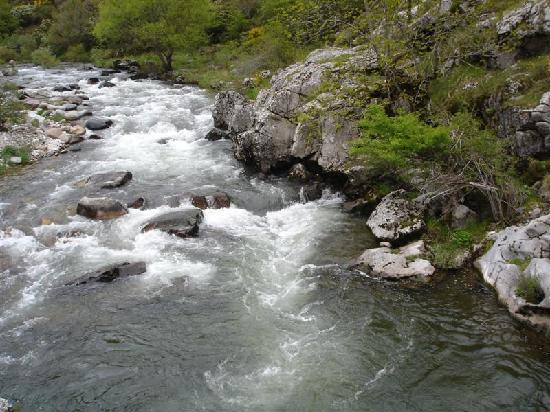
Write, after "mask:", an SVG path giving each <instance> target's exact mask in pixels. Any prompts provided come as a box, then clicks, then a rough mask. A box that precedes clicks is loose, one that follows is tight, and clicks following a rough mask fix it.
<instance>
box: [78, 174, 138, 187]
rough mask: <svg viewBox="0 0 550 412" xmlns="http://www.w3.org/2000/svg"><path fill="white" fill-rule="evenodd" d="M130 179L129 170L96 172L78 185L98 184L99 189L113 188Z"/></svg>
mask: <svg viewBox="0 0 550 412" xmlns="http://www.w3.org/2000/svg"><path fill="white" fill-rule="evenodd" d="M131 180H132V173H131V172H109V173H98V174H95V175H92V176H90V177H88V178H87V179H85V180H84V181H82V182H80V185H83V186H87V185H90V186H99V187H100V188H101V189H115V188H117V187H121V186H124V185H125V184H127V183H129V182H130V181H131Z"/></svg>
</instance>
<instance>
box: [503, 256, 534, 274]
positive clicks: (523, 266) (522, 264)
mask: <svg viewBox="0 0 550 412" xmlns="http://www.w3.org/2000/svg"><path fill="white" fill-rule="evenodd" d="M508 263H511V264H512V265H516V266H517V267H519V270H520V271H521V272H524V271H525V269H527V266H529V263H531V259H519V258H515V259H512V260H510V261H508Z"/></svg>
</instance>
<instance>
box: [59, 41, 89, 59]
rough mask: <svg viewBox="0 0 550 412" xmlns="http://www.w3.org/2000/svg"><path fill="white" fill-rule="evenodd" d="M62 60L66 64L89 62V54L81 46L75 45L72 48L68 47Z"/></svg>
mask: <svg viewBox="0 0 550 412" xmlns="http://www.w3.org/2000/svg"><path fill="white" fill-rule="evenodd" d="M62 60H63V61H67V62H89V61H90V53H89V52H88V51H87V50H86V48H85V47H84V45H83V44H76V45H74V46H69V48H68V49H67V51H66V52H65V54H64V55H63V58H62Z"/></svg>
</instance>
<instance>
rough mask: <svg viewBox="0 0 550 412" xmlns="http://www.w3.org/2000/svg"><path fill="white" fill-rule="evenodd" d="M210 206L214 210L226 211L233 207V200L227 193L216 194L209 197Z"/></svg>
mask: <svg viewBox="0 0 550 412" xmlns="http://www.w3.org/2000/svg"><path fill="white" fill-rule="evenodd" d="M206 199H207V200H208V206H209V207H211V208H212V209H224V208H228V207H230V206H231V199H230V198H229V195H228V194H227V193H222V192H218V193H214V194H213V195H212V196H207V198H206Z"/></svg>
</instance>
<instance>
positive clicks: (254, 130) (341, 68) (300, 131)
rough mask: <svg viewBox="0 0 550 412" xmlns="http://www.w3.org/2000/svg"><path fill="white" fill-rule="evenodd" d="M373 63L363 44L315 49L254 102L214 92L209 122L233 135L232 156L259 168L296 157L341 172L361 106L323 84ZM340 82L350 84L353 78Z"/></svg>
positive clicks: (277, 166)
mask: <svg viewBox="0 0 550 412" xmlns="http://www.w3.org/2000/svg"><path fill="white" fill-rule="evenodd" d="M376 67H377V59H376V55H375V54H374V52H372V51H371V50H368V49H361V48H356V49H323V50H318V51H315V52H313V53H312V54H311V55H310V56H309V57H308V58H307V59H306V61H305V62H303V63H299V64H295V65H292V66H290V67H288V68H286V69H284V70H282V71H281V72H279V73H278V74H277V75H275V76H274V77H273V79H272V82H271V88H270V89H267V90H262V91H261V92H260V94H259V96H258V98H257V99H256V101H255V102H251V101H248V100H247V99H246V98H244V97H243V96H242V95H240V94H238V93H236V92H224V93H220V94H218V96H217V97H216V105H215V109H214V123H215V127H216V128H218V129H222V130H225V131H226V132H227V134H228V136H229V137H230V138H231V139H232V140H233V143H234V151H235V156H236V157H237V159H239V160H241V161H243V162H244V163H246V164H249V165H252V166H254V167H256V168H257V169H258V170H260V171H262V172H263V173H270V172H275V171H279V170H284V169H288V168H290V167H291V166H292V165H294V164H297V163H301V162H303V163H305V164H306V165H307V166H308V167H309V168H312V169H316V171H320V172H321V173H330V172H343V169H344V164H345V162H346V160H347V159H348V142H349V141H350V140H352V139H355V138H357V137H358V136H359V130H358V128H357V126H356V124H355V123H356V120H357V119H358V118H359V116H360V115H361V110H360V109H359V108H356V107H353V106H352V105H351V104H350V102H349V101H347V100H346V99H341V98H339V97H338V96H337V95H336V94H335V93H334V91H332V92H329V91H324V90H323V89H324V88H325V87H324V86H325V85H326V84H327V83H328V82H331V81H332V80H333V79H334V78H335V77H336V76H338V75H339V74H342V73H356V72H359V71H362V72H364V71H367V70H373V69H375V68H376ZM342 86H347V87H350V88H353V87H354V86H355V85H354V84H353V77H352V76H350V77H349V79H348V83H347V84H343V85H342Z"/></svg>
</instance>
